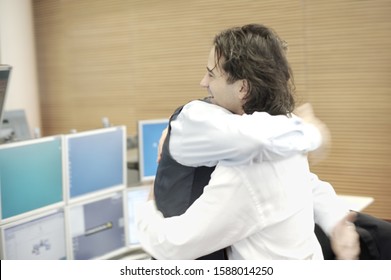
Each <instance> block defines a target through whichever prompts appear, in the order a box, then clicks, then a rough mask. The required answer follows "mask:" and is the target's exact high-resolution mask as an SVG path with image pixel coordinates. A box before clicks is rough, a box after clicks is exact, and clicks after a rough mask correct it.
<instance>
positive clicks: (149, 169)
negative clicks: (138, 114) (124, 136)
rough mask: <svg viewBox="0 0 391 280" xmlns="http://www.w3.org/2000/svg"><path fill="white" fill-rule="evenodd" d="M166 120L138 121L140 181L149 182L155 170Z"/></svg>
mask: <svg viewBox="0 0 391 280" xmlns="http://www.w3.org/2000/svg"><path fill="white" fill-rule="evenodd" d="M167 126H168V119H156V120H140V121H139V122H138V144H139V176H140V181H141V182H145V181H151V180H153V179H154V178H155V175H156V170H157V162H156V160H157V153H158V145H159V140H160V137H161V135H162V132H163V130H164V129H165V128H166V127H167Z"/></svg>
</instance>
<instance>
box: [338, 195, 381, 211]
mask: <svg viewBox="0 0 391 280" xmlns="http://www.w3.org/2000/svg"><path fill="white" fill-rule="evenodd" d="M338 198H339V199H341V200H343V201H344V202H345V203H347V205H348V206H349V209H350V210H353V211H357V212H359V211H362V210H364V209H365V208H366V207H368V206H369V205H370V204H372V203H373V201H374V198H373V197H369V196H354V195H340V194H339V195H338Z"/></svg>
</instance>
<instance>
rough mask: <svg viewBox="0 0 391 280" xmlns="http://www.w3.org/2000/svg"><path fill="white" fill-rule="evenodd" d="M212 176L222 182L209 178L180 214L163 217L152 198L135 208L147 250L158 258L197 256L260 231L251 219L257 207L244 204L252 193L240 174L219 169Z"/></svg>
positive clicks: (143, 244) (191, 257)
mask: <svg viewBox="0 0 391 280" xmlns="http://www.w3.org/2000/svg"><path fill="white" fill-rule="evenodd" d="M213 176H214V178H215V179H217V181H216V182H219V181H225V183H224V184H221V183H213V182H214V180H213V179H212V180H211V182H210V183H209V185H208V186H206V187H205V189H204V193H203V194H202V196H201V197H200V198H198V199H197V200H196V201H195V202H194V203H193V204H192V206H191V207H190V208H189V209H188V210H187V211H186V212H185V213H184V214H183V215H181V216H176V217H171V218H165V219H164V218H163V216H162V215H161V213H160V212H159V211H158V210H157V209H156V207H155V204H154V201H153V200H150V201H148V203H146V204H143V205H141V207H140V208H138V211H137V214H136V224H137V227H138V231H139V240H140V243H141V245H142V247H143V249H144V250H145V251H146V252H148V253H149V254H150V255H152V256H153V257H155V258H157V259H196V258H198V257H201V256H203V255H207V254H209V253H211V252H214V251H216V250H218V249H221V248H225V247H227V246H230V245H231V244H233V243H236V242H237V241H239V240H242V239H243V238H246V237H248V236H250V235H251V234H253V233H254V232H256V231H257V230H259V228H257V223H256V222H254V217H257V216H259V215H257V214H258V212H257V209H256V207H255V206H254V205H251V204H249V203H246V201H251V195H250V193H249V192H247V191H245V190H243V188H245V186H243V184H242V183H241V179H240V177H239V176H237V174H236V173H235V172H221V170H218V169H216V171H215V173H214V174H213ZM222 177H223V178H222ZM226 217H229V220H227V219H226ZM232 225H234V226H232ZM249 225H251V226H249ZM206 237H207V238H206Z"/></svg>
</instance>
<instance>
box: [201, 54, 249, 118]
mask: <svg viewBox="0 0 391 280" xmlns="http://www.w3.org/2000/svg"><path fill="white" fill-rule="evenodd" d="M206 69H207V72H206V74H205V76H204V77H203V79H202V80H201V82H200V85H201V86H202V87H204V88H206V89H207V90H208V94H209V96H210V97H212V98H211V102H212V103H214V104H216V105H219V106H221V107H224V108H225V109H227V110H229V111H231V112H232V113H234V114H243V113H244V112H243V108H242V104H243V97H244V95H245V92H244V88H243V81H242V80H239V81H236V82H234V83H233V84H228V83H227V76H226V74H225V73H224V72H223V71H222V70H221V69H220V67H218V66H217V65H216V59H215V49H214V48H212V50H211V51H210V53H209V57H208V64H207V66H206Z"/></svg>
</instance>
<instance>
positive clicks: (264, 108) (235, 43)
mask: <svg viewBox="0 0 391 280" xmlns="http://www.w3.org/2000/svg"><path fill="white" fill-rule="evenodd" d="M213 44H214V47H215V54H216V56H215V57H216V65H217V66H218V67H220V69H222V70H223V71H224V72H225V74H226V75H227V82H228V83H233V82H235V81H237V80H246V81H247V83H248V87H249V91H248V93H247V95H246V97H245V100H244V105H243V110H244V112H245V113H246V114H251V113H253V112H256V111H258V112H267V113H269V114H271V115H287V114H289V113H291V112H292V111H293V109H294V107H295V100H294V97H293V93H294V88H295V87H294V83H293V75H292V71H291V68H290V65H289V63H288V60H287V58H286V50H287V44H286V42H285V41H283V40H281V39H280V37H279V36H278V35H277V33H275V32H274V31H273V30H272V29H271V28H268V27H266V26H264V25H261V24H248V25H244V26H242V27H234V28H230V29H227V30H225V31H222V32H221V33H219V34H218V35H216V37H215V38H214V41H213Z"/></svg>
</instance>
